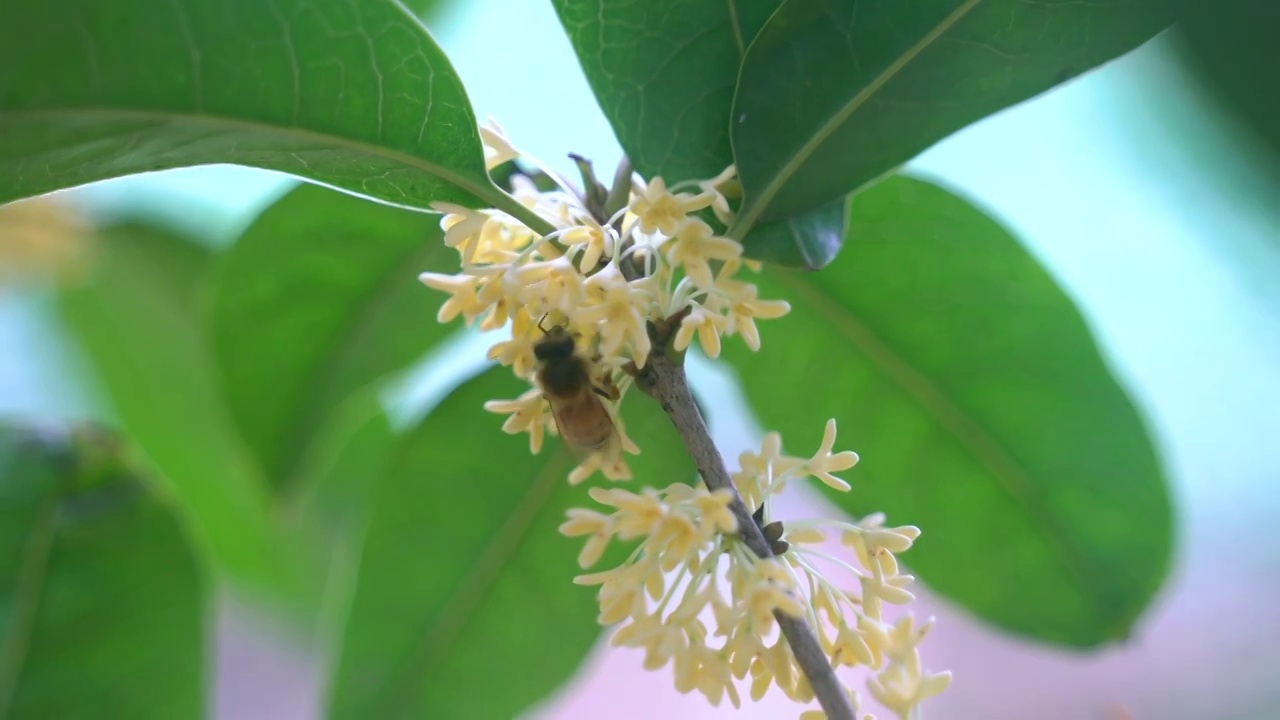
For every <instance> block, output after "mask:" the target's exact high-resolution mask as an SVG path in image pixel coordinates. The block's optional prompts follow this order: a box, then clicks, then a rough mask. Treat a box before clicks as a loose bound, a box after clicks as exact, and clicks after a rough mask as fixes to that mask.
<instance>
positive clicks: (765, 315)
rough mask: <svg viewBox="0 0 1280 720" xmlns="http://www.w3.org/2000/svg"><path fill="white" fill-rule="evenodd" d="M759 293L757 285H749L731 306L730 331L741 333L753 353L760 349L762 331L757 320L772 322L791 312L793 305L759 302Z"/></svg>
mask: <svg viewBox="0 0 1280 720" xmlns="http://www.w3.org/2000/svg"><path fill="white" fill-rule="evenodd" d="M759 292H760V291H759V289H757V288H756V286H755V285H748V286H746V289H745V290H743V291H742V292H740V293H738V295H737V296H735V297H734V298H733V300H732V301H730V304H729V330H728V331H729V332H730V333H741V334H742V339H743V340H744V341H746V343H747V347H749V348H751V350H752V352H755V351H758V350H759V349H760V331H759V330H757V329H756V323H755V321H756V318H760V319H762V320H772V319H775V318H780V317H782V316H783V315H786V314H787V313H789V312H791V304H790V303H788V302H787V301H786V300H759V299H757V297H756V296H757V295H758V294H759Z"/></svg>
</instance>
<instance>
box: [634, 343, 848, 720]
mask: <svg viewBox="0 0 1280 720" xmlns="http://www.w3.org/2000/svg"><path fill="white" fill-rule="evenodd" d="M659 339H660V340H662V339H663V338H659ZM636 386H637V387H639V388H640V389H641V391H643V392H644V393H645V394H646V395H649V396H651V397H653V398H654V399H656V400H657V401H658V403H659V404H660V405H662V409H663V410H664V411H666V413H667V416H668V417H670V418H671V422H672V424H673V425H675V427H676V430H677V431H678V432H679V433H680V437H681V439H683V440H684V444H685V447H686V448H688V450H689V454H690V455H691V456H692V457H693V462H694V464H695V465H696V466H697V468H698V472H699V473H701V474H702V479H703V481H704V482H706V484H707V487H708V488H710V489H712V490H728V491H729V492H731V493H733V501H732V502H731V503H730V505H729V509H730V510H731V511H732V512H733V515H734V517H736V518H737V520H738V528H739V530H738V532H739V534H740V535H741V537H742V541H743V542H744V543H746V545H747V547H748V548H750V549H751V551H752V552H754V553H755V554H756V555H758V556H759V557H761V558H768V557H772V556H773V551H772V550H771V549H770V547H769V541H768V540H767V539H766V538H765V536H764V533H763V532H761V530H760V526H759V525H757V524H756V521H755V519H754V518H752V516H751V511H750V510H748V509H747V505H746V503H744V502H743V501H742V497H741V496H740V495H738V490H737V488H736V487H735V486H734V484H733V480H732V478H730V477H729V470H728V468H727V467H726V466H725V463H724V458H722V457H720V451H718V450H716V446H715V443H714V442H712V440H711V433H710V432H709V431H708V430H707V424H706V422H705V421H704V420H703V418H702V413H700V412H699V411H698V405H697V403H696V402H694V399H693V393H692V392H691V391H690V390H689V379H688V377H687V376H686V375H685V372H684V367H683V366H682V365H680V364H678V363H676V362H675V361H673V360H672V359H671V358H670V357H668V356H667V354H666V348H665V343H662V342H659V343H655V345H654V348H653V351H652V352H651V353H650V354H649V359H648V361H647V362H646V363H645V367H644V369H643V370H641V371H640V372H639V373H638V376H637V378H636ZM773 616H774V617H775V618H777V619H778V627H779V628H780V629H781V630H782V634H783V636H785V637H786V638H787V642H788V643H789V644H790V645H791V650H792V652H793V653H795V656H796V662H797V663H798V664H799V665H800V670H801V672H803V673H804V674H805V677H807V678H808V679H809V686H810V687H812V688H813V694H814V696H815V697H817V698H818V703H819V704H820V705H822V709H823V710H824V711H825V712H826V714H827V717H828V718H829V719H830V720H855V718H854V712H853V706H852V705H851V704H850V702H849V697H848V695H846V694H845V690H844V686H843V685H842V684H841V683H840V681H839V680H838V679H836V673H835V670H834V669H833V668H832V667H831V663H830V662H828V660H827V656H826V654H825V653H823V652H822V646H821V645H819V644H818V638H817V637H816V636H815V635H814V634H813V631H812V630H811V629H810V628H809V626H808V624H806V623H805V621H804V619H802V618H795V617H791V616H790V615H787V614H785V613H782V612H779V611H774V613H773Z"/></svg>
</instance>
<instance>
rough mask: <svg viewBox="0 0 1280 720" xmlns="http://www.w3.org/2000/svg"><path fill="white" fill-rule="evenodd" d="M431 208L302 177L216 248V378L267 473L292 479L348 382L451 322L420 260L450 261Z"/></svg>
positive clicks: (388, 365) (288, 482)
mask: <svg viewBox="0 0 1280 720" xmlns="http://www.w3.org/2000/svg"><path fill="white" fill-rule="evenodd" d="M456 266H457V252H456V251H454V250H452V249H450V248H448V247H446V246H445V244H444V240H443V236H442V233H441V231H440V218H439V216H438V215H432V214H425V213H415V212H409V211H407V210H401V209H398V208H394V207H388V206H385V205H378V204H375V203H370V202H366V201H364V200H361V199H359V198H355V197H351V196H347V195H343V194H340V193H337V192H334V191H332V190H328V189H326V188H322V187H318V186H314V185H303V186H300V187H298V188H297V189H295V190H293V191H292V192H290V193H289V194H288V195H286V196H285V197H284V198H282V199H281V200H280V201H278V202H277V203H276V204H275V205H273V206H271V207H270V208H268V209H267V210H266V211H265V212H264V213H263V214H262V215H261V216H260V217H259V218H258V219H257V221H256V222H255V223H254V224H253V225H252V226H251V227H250V228H249V229H248V231H246V232H245V234H244V235H243V236H242V237H241V238H240V240H239V241H238V242H237V243H236V244H235V245H233V246H232V247H231V248H230V250H229V251H228V252H227V253H226V255H225V258H224V263H223V265H222V267H221V268H220V272H219V273H218V275H217V284H216V289H215V291H214V301H213V339H214V346H215V351H216V355H217V359H218V363H219V365H220V368H221V371H222V384H223V387H224V389H225V391H226V394H227V402H228V405H229V406H230V410H231V413H232V415H233V416H234V417H235V419H236V421H237V423H238V424H239V427H240V432H241V435H242V437H244V439H245V442H246V443H247V444H248V445H249V446H250V447H251V448H253V450H254V451H255V452H256V453H257V457H258V459H259V460H260V462H261V466H262V467H263V469H264V470H265V472H266V473H267V476H268V477H269V478H270V479H271V481H272V483H273V484H274V485H275V486H276V487H277V488H281V489H287V488H292V487H294V486H296V484H297V482H296V481H297V478H296V477H295V475H296V473H297V470H298V467H297V466H298V463H299V459H300V457H301V455H302V454H303V453H305V452H306V451H307V448H308V447H309V446H310V444H311V443H312V441H313V439H314V436H315V434H316V433H317V432H318V431H319V428H320V426H321V425H322V424H323V423H325V422H326V421H327V420H328V418H329V417H330V416H331V415H332V413H333V410H334V409H335V408H336V407H337V405H338V404H339V403H340V402H342V401H343V400H344V399H345V398H347V397H348V396H349V395H350V394H351V393H352V392H354V391H356V390H358V389H360V388H362V387H364V386H366V385H368V384H369V383H372V382H374V381H376V380H379V379H380V378H382V377H384V376H385V375H387V374H388V373H390V372H393V371H396V370H399V369H401V368H403V367H405V366H406V365H408V364H409V363H411V362H413V361H414V360H416V359H418V358H420V357H421V356H422V355H423V353H425V352H426V351H427V350H428V349H429V348H431V346H432V345H434V344H435V343H436V342H437V341H439V340H440V339H441V338H443V337H444V336H445V335H447V334H448V333H449V332H451V328H450V327H449V326H445V325H440V324H439V323H436V322H434V318H435V314H436V310H437V308H438V307H439V306H440V304H441V302H442V297H443V296H441V295H440V293H436V292H433V291H431V290H428V289H426V288H424V287H423V286H422V283H420V282H418V279H417V278H418V273H419V272H422V271H424V270H433V271H437V272H447V271H448V270H449V268H450V267H453V268H455V269H456Z"/></svg>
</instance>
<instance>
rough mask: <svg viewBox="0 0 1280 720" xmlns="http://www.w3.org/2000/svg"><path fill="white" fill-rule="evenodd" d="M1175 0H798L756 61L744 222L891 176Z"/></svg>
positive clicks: (739, 148)
mask: <svg viewBox="0 0 1280 720" xmlns="http://www.w3.org/2000/svg"><path fill="white" fill-rule="evenodd" d="M1167 5H1168V2H1167V1H1166V0H1098V1H1097V2H1025V1H1024V0H927V1H926V2H919V3H902V2H899V1H898V0H871V1H867V0H862V1H861V2H859V1H858V0H787V2H785V3H783V5H782V6H781V7H780V8H779V9H778V12H777V13H775V14H774V15H773V16H772V17H771V18H770V19H769V21H768V22H767V23H766V24H765V26H764V28H763V29H762V30H761V31H760V34H759V35H758V36H757V37H756V39H755V41H754V42H753V43H752V44H751V46H750V48H749V50H748V51H747V55H746V59H745V61H744V62H743V66H742V73H741V76H740V78H739V80H738V90H737V95H736V96H735V98H734V104H733V114H732V117H733V125H732V134H733V150H734V157H735V158H736V159H737V162H738V173H739V174H740V176H741V178H742V184H743V189H744V193H745V199H744V201H743V205H742V208H741V211H740V213H739V217H738V220H737V222H736V223H735V229H734V232H731V234H734V235H735V236H739V235H740V234H741V232H742V231H743V230H746V229H747V228H750V227H751V226H752V225H753V224H754V223H755V222H757V221H760V220H775V219H781V218H787V217H790V216H792V215H796V214H798V213H801V212H804V211H807V210H811V209H813V208H816V207H819V206H822V205H824V204H826V203H829V202H832V201H833V200H835V199H837V198H839V197H842V196H844V195H847V194H848V193H850V192H852V191H854V190H856V189H858V188H861V187H864V186H866V185H867V184H868V183H870V182H872V181H874V180H876V179H877V178H880V177H883V176H884V175H885V174H886V173H889V172H891V171H893V170H895V169H896V168H898V167H899V166H901V165H903V164H904V163H906V162H907V161H908V160H910V159H911V158H913V157H915V156H916V155H917V154H919V153H920V152H922V151H924V150H925V149H927V148H928V147H929V146H930V145H932V144H933V143H935V142H937V141H938V140H941V139H942V138H944V137H946V136H948V135H950V134H951V133H953V132H955V131H957V130H959V129H961V128H963V127H965V126H966V125H968V124H970V123H973V122H975V121H977V120H980V119H982V118H984V117H986V116H987V115H990V114H992V113H995V112H997V111H999V110H1001V109H1003V108H1006V107H1009V106H1010V105H1013V104H1015V103H1018V102H1021V101H1023V100H1026V99H1027V98H1030V97H1032V96H1034V95H1037V94H1039V93H1041V92H1044V91H1045V90H1048V89H1049V88H1051V87H1054V86H1055V85H1058V84H1060V83H1062V82H1064V81H1066V80H1068V79H1070V78H1072V77H1075V76H1076V75H1079V74H1080V73H1082V72H1085V71H1087V70H1089V69H1090V68H1092V67H1094V66H1096V65H1099V64H1101V63H1104V62H1107V61H1109V60H1111V59H1113V58H1115V57H1118V56H1120V55H1122V54H1124V53H1126V52H1128V51H1129V50H1132V49H1133V48H1135V47H1137V46H1138V45H1139V44H1141V43H1143V42H1144V41H1146V40H1147V39H1149V38H1151V37H1152V36H1154V35H1155V34H1156V33H1158V32H1160V31H1161V30H1162V29H1163V28H1165V27H1166V26H1168V25H1169V23H1170V22H1171V16H1172V11H1171V10H1170V9H1169V8H1168V7H1167Z"/></svg>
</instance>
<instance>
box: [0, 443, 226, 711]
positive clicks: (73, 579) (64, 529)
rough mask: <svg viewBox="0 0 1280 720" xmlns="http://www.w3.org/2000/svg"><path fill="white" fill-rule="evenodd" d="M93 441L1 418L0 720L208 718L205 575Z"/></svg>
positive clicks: (152, 502)
mask: <svg viewBox="0 0 1280 720" xmlns="http://www.w3.org/2000/svg"><path fill="white" fill-rule="evenodd" d="M103 441H105V442H107V443H111V442H112V441H110V440H109V439H107V438H106V437H105V436H103V435H101V434H100V433H94V434H93V435H84V436H81V437H78V438H77V439H76V440H75V441H73V440H72V437H71V436H69V435H67V434H66V433H65V432H61V431H57V432H55V431H51V430H49V431H41V432H37V431H34V430H32V429H28V428H20V427H16V426H13V425H8V424H4V425H0V716H3V717H6V718H74V717H101V716H102V715H103V713H104V712H108V713H109V714H110V715H111V716H113V717H128V718H166V719H167V718H175V717H186V718H196V717H202V716H203V715H204V711H205V688H204V680H205V663H206V656H207V653H206V647H205V642H204V635H205V627H204V626H205V600H206V596H205V592H206V587H205V585H206V579H205V577H204V575H203V573H202V572H201V569H200V567H199V565H198V563H197V561H196V557H195V554H194V553H193V552H192V550H191V548H190V547H189V545H188V542H187V538H186V536H185V535H184V533H183V531H182V528H181V527H180V526H179V523H178V522H177V521H176V520H175V519H174V517H173V514H172V512H171V511H170V509H169V508H168V507H167V506H166V505H165V504H163V503H161V502H159V501H158V500H157V499H156V498H155V497H153V496H152V495H151V494H150V493H149V492H148V489H147V487H146V486H145V485H144V484H143V483H142V482H140V481H139V480H138V479H137V478H136V477H134V476H133V475H132V474H131V473H129V472H128V470H127V469H126V467H125V466H124V465H123V464H122V463H121V462H120V459H119V457H107V458H105V459H104V458H101V457H93V456H94V455H95V454H97V453H112V452H114V451H113V450H111V448H104V447H98V446H94V447H84V445H85V444H88V443H94V444H96V443H99V442H103ZM77 445H79V446H80V447H77ZM86 456H88V457H86Z"/></svg>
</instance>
